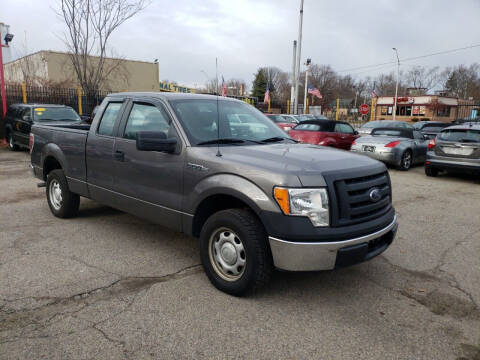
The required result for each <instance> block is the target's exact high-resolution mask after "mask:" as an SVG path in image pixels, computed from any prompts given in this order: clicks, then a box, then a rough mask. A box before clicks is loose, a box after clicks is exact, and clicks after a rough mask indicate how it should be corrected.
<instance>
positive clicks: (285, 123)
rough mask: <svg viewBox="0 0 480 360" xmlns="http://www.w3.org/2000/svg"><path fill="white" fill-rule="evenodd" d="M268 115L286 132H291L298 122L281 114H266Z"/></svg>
mask: <svg viewBox="0 0 480 360" xmlns="http://www.w3.org/2000/svg"><path fill="white" fill-rule="evenodd" d="M266 115H267V117H268V118H269V119H270V120H272V121H273V122H274V123H275V124H276V125H277V126H278V127H279V128H280V129H282V130H283V131H285V132H287V133H288V132H289V131H290V129H292V128H293V127H294V126H295V125H296V124H297V121H296V120H295V119H291V118H285V117H284V116H283V115H280V114H266Z"/></svg>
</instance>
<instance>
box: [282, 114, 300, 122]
mask: <svg viewBox="0 0 480 360" xmlns="http://www.w3.org/2000/svg"><path fill="white" fill-rule="evenodd" d="M282 118H283V119H284V122H286V123H289V124H296V123H297V121H296V120H295V119H294V118H292V117H290V116H288V115H282Z"/></svg>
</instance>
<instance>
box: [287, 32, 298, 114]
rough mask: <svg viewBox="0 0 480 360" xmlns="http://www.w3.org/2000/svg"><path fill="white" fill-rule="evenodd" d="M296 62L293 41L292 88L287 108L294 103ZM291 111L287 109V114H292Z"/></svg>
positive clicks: (295, 42) (295, 47) (295, 43)
mask: <svg viewBox="0 0 480 360" xmlns="http://www.w3.org/2000/svg"><path fill="white" fill-rule="evenodd" d="M296 60H297V40H293V59H292V87H291V89H290V104H289V107H292V106H293V104H294V103H295V76H296V73H295V61H296ZM292 110H293V109H288V113H289V114H290V113H292V114H293V113H294V111H292Z"/></svg>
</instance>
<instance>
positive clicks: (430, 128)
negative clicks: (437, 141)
mask: <svg viewBox="0 0 480 360" xmlns="http://www.w3.org/2000/svg"><path fill="white" fill-rule="evenodd" d="M451 125H452V124H451V123H448V122H443V121H419V122H416V123H415V124H414V125H413V127H414V128H415V130H418V131H420V132H421V133H422V134H423V135H426V136H427V138H429V139H433V138H434V137H435V136H437V134H438V133H439V132H440V131H442V130H443V129H445V128H446V127H449V126H451Z"/></svg>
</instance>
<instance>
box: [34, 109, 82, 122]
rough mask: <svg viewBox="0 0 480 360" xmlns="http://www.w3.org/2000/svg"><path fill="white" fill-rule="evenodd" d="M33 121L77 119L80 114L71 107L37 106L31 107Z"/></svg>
mask: <svg viewBox="0 0 480 360" xmlns="http://www.w3.org/2000/svg"><path fill="white" fill-rule="evenodd" d="M33 120H34V121H79V120H80V116H79V115H78V114H77V112H76V111H75V110H73V109H72V108H71V107H68V106H65V107H47V106H43V107H41V106H39V107H36V108H34V109H33Z"/></svg>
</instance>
